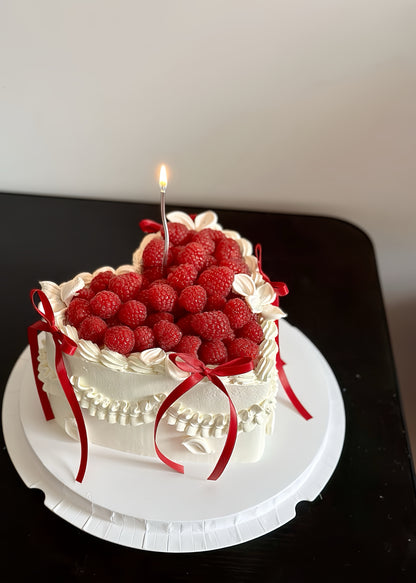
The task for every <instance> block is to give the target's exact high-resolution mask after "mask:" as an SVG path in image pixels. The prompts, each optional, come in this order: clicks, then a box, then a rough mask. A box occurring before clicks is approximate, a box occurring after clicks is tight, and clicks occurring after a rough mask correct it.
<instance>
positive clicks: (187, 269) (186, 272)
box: [167, 263, 198, 291]
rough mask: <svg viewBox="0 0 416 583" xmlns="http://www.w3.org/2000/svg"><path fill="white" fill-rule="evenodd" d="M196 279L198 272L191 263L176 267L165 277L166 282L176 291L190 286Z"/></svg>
mask: <svg viewBox="0 0 416 583" xmlns="http://www.w3.org/2000/svg"><path fill="white" fill-rule="evenodd" d="M197 277H198V270H197V268H196V267H195V265H192V264H191V263H183V264H182V265H178V267H176V269H174V270H173V271H172V272H171V273H169V275H168V277H167V282H168V284H169V285H171V286H172V287H173V288H174V289H175V290H176V291H181V290H183V289H184V288H185V287H188V286H189V285H192V284H193V283H194V281H195V280H196V278H197Z"/></svg>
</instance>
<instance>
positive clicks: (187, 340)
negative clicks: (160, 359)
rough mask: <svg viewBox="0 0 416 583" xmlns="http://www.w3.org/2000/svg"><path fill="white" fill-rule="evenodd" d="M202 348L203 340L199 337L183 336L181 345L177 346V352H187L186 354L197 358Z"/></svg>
mask: <svg viewBox="0 0 416 583" xmlns="http://www.w3.org/2000/svg"><path fill="white" fill-rule="evenodd" d="M200 346H201V339H200V338H199V337H198V336H193V335H190V334H188V335H186V336H182V338H181V340H180V341H179V343H178V344H177V345H176V346H175V351H176V352H185V353H186V354H193V355H195V356H196V354H197V352H198V349H199V347H200Z"/></svg>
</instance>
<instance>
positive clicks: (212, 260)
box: [203, 255, 218, 269]
mask: <svg viewBox="0 0 416 583" xmlns="http://www.w3.org/2000/svg"><path fill="white" fill-rule="evenodd" d="M213 265H218V259H217V258H216V257H214V255H207V256H206V258H205V263H204V267H203V269H208V267H212V266H213Z"/></svg>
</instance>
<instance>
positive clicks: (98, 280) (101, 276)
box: [90, 270, 114, 293]
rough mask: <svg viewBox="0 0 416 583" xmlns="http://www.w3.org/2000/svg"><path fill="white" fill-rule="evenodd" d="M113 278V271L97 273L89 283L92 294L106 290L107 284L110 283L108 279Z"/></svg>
mask: <svg viewBox="0 0 416 583" xmlns="http://www.w3.org/2000/svg"><path fill="white" fill-rule="evenodd" d="M112 277H114V272H113V271H109V270H107V271H100V272H99V273H97V275H95V276H94V277H93V278H92V280H91V283H90V288H91V289H92V290H93V292H94V293H98V292H99V291H102V290H103V289H107V287H108V282H109V281H110V279H111V278H112Z"/></svg>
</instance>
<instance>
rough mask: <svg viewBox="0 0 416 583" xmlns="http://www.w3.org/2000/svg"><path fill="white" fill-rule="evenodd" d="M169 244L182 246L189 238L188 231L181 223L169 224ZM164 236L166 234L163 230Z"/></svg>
mask: <svg viewBox="0 0 416 583" xmlns="http://www.w3.org/2000/svg"><path fill="white" fill-rule="evenodd" d="M168 233H169V243H170V244H171V245H181V244H183V243H184V242H185V241H186V239H187V237H188V229H187V228H186V227H185V225H182V224H181V223H168ZM162 236H163V237H164V236H165V232H164V231H163V230H162Z"/></svg>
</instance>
